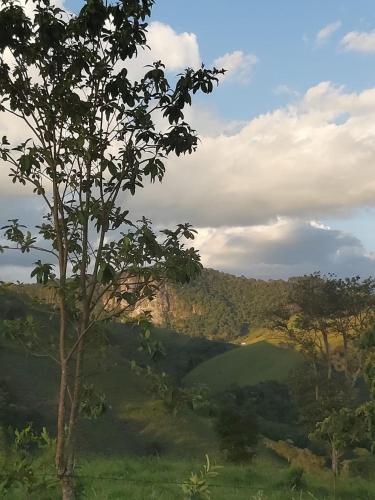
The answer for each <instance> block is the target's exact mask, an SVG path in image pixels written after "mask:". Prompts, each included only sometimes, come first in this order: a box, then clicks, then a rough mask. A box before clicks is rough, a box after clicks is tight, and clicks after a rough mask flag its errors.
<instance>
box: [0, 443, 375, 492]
mask: <svg viewBox="0 0 375 500" xmlns="http://www.w3.org/2000/svg"><path fill="white" fill-rule="evenodd" d="M203 463H204V457H202V460H201V462H198V461H196V460H195V461H192V460H187V459H185V460H173V461H172V460H171V459H165V458H156V457H154V458H134V457H131V458H130V457H126V458H121V459H110V458H98V457H96V458H94V457H92V458H90V459H87V460H84V461H82V462H81V463H80V465H79V467H78V470H77V474H78V477H79V479H78V485H79V490H80V496H79V499H81V500H83V499H85V500H92V499H97V500H125V499H126V500H186V498H187V497H186V496H184V493H183V491H182V484H183V483H184V482H185V481H186V480H187V479H188V478H189V476H190V474H191V473H192V472H194V473H199V471H200V470H201V468H202V465H203ZM216 463H217V464H220V461H219V462H216ZM221 465H223V464H221ZM290 474H291V469H290V468H289V467H288V465H287V464H286V463H283V462H281V461H280V460H279V459H277V458H276V457H274V456H272V454H265V453H263V454H262V455H260V456H258V457H256V458H255V459H254V460H253V462H252V463H251V464H248V465H229V464H224V466H223V467H222V468H220V469H219V470H218V475H217V476H216V477H214V478H211V479H209V481H208V484H209V490H210V492H211V497H210V498H211V500H307V499H310V500H314V499H315V500H333V499H335V500H373V499H374V498H375V483H369V482H367V481H365V480H362V479H346V478H339V479H338V480H337V484H336V494H335V495H334V486H333V481H332V477H331V475H330V474H329V473H325V474H322V475H320V476H319V477H317V476H311V475H306V476H304V480H305V485H304V487H303V489H302V490H299V491H297V490H296V489H293V488H291V482H290ZM51 486H52V487H51V488H50V489H49V490H48V489H45V490H43V489H42V490H40V491H38V492H37V493H35V494H32V495H31V496H29V495H27V496H25V492H24V491H23V490H22V489H21V488H18V489H14V490H13V491H12V492H11V494H10V495H9V496H7V498H9V499H10V500H25V498H28V499H29V500H55V499H57V498H58V489H57V487H56V486H54V485H53V484H52V485H51Z"/></svg>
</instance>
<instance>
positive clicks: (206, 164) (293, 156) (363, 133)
mask: <svg viewBox="0 0 375 500" xmlns="http://www.w3.org/2000/svg"><path fill="white" fill-rule="evenodd" d="M198 131H199V127H198ZM374 164H375V88H374V89H369V90H365V91H363V92H361V93H358V94H357V93H346V92H345V90H344V89H343V88H340V87H335V86H333V85H332V84H330V83H329V82H323V83H321V84H319V85H317V86H315V87H312V88H311V89H309V90H308V91H307V92H306V93H305V95H304V96H303V97H302V98H301V99H300V100H298V101H297V102H295V103H294V104H293V105H290V106H288V107H285V108H280V109H277V110H275V111H273V112H270V113H267V114H263V115H260V116H258V117H257V118H254V119H253V120H251V121H249V122H248V123H247V124H246V125H244V126H243V127H242V128H241V129H240V130H239V131H237V132H234V133H233V134H231V135H224V134H222V133H221V134H220V135H217V136H216V137H203V138H202V144H201V145H200V147H199V149H198V151H197V153H195V154H194V155H192V156H186V157H185V158H182V159H178V160H177V161H176V160H174V159H172V160H171V161H169V163H168V169H167V174H166V177H165V180H164V182H163V184H161V185H152V186H151V188H149V187H148V186H146V188H145V189H144V190H143V191H142V192H140V193H139V194H138V197H137V198H136V199H134V202H133V203H131V206H132V207H133V208H134V209H136V210H137V211H138V212H139V213H145V212H146V213H147V215H148V216H150V217H151V218H153V219H154V220H155V221H158V222H160V223H163V224H167V223H170V222H175V221H181V220H190V221H192V222H193V223H194V224H195V225H197V226H200V227H204V226H205V227H218V226H223V225H227V226H230V225H237V226H240V225H241V226H247V225H253V224H260V223H264V222H267V221H268V220H270V219H271V218H273V217H275V216H277V215H286V216H296V215H300V216H306V217H311V218H315V217H322V216H323V215H327V214H334V213H337V212H340V211H346V210H349V209H351V208H353V207H359V206H365V205H371V206H373V205H374V201H375V179H374V175H373V169H374Z"/></svg>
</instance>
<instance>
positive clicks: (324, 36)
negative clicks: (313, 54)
mask: <svg viewBox="0 0 375 500" xmlns="http://www.w3.org/2000/svg"><path fill="white" fill-rule="evenodd" d="M341 26H342V23H341V21H335V22H333V23H329V24H327V25H326V26H324V28H322V29H321V30H320V31H319V32H318V33H317V35H316V37H315V43H316V45H318V46H320V45H323V44H324V43H325V42H327V41H328V39H329V38H330V37H331V36H332V35H333V34H334V33H336V31H338V30H339V29H340V28H341Z"/></svg>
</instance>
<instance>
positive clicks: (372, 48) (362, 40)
mask: <svg viewBox="0 0 375 500" xmlns="http://www.w3.org/2000/svg"><path fill="white" fill-rule="evenodd" d="M341 45H342V47H343V48H344V49H345V50H347V51H353V52H362V53H365V54H373V53H375V31H370V32H359V31H351V32H350V33H347V34H346V35H345V36H344V38H343V39H342V40H341Z"/></svg>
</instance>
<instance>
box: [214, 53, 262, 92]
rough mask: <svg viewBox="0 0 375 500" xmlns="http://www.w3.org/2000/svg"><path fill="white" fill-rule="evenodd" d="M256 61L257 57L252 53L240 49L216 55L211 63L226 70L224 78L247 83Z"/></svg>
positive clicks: (257, 60)
mask: <svg viewBox="0 0 375 500" xmlns="http://www.w3.org/2000/svg"><path fill="white" fill-rule="evenodd" d="M258 62H259V59H258V58H257V56H255V55H254V54H245V53H244V52H242V50H236V51H234V52H228V53H227V54H224V55H223V56H221V57H218V58H217V59H215V61H214V62H213V65H214V66H215V67H216V68H219V69H221V68H224V69H225V70H227V73H225V75H224V77H223V78H224V79H227V80H232V81H235V82H238V83H241V84H246V83H249V81H250V79H251V75H252V71H253V68H254V66H255V65H256V64H257V63H258Z"/></svg>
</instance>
